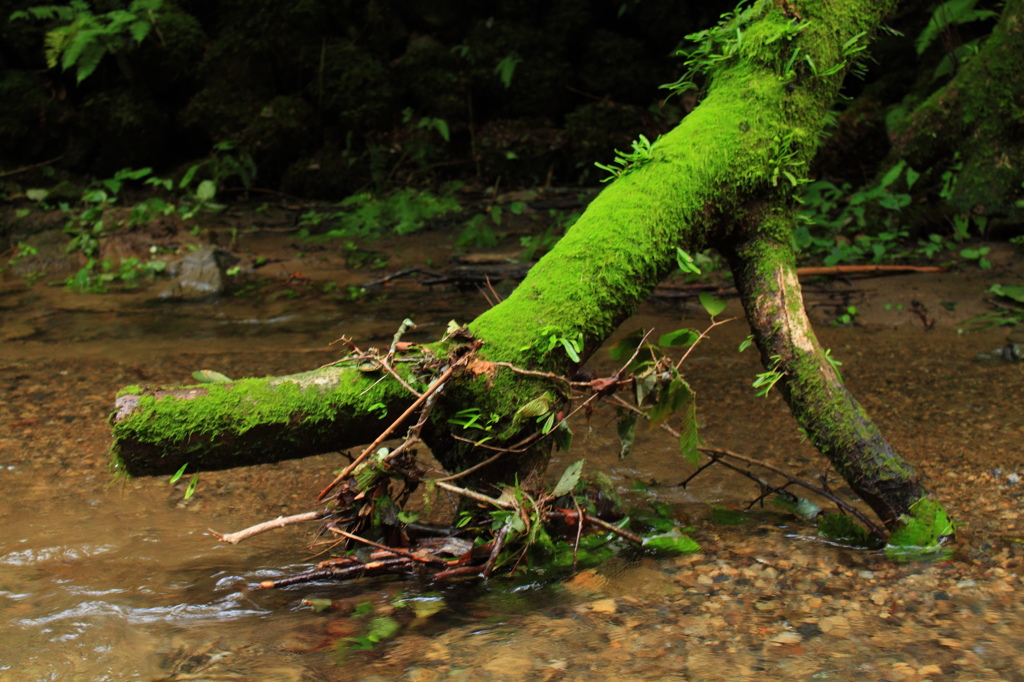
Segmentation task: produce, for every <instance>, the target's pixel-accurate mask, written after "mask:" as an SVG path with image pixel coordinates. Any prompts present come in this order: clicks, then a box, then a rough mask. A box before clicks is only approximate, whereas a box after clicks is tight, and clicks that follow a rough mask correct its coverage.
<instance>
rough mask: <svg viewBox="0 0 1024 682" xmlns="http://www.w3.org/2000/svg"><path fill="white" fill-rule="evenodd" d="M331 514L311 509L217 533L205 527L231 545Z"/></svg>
mask: <svg viewBox="0 0 1024 682" xmlns="http://www.w3.org/2000/svg"><path fill="white" fill-rule="evenodd" d="M330 515H331V512H329V511H311V512H304V513H302V514H293V515H292V516H278V517H277V518H276V519H271V520H270V521H264V522H263V523H257V524H256V525H255V526H249V527H248V528H243V529H242V530H240V531H236V532H234V533H227V534H223V533H218V532H217V531H215V530H213V529H207V530H209V531H210V533H212V534H213V536H214V537H215V538H217V539H218V540H220V541H221V542H228V543H231V544H232V545H237V544H238V543H239V542H241V541H242V540H246V539H248V538H251V537H252V536H254V535H259V534H260V533H266V532H267V531H268V530H275V529H277V528H284V527H285V526H294V525H295V524H297V523H305V522H306V521H320V520H321V519H325V518H327V517H328V516H330Z"/></svg>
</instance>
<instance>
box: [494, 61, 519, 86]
mask: <svg viewBox="0 0 1024 682" xmlns="http://www.w3.org/2000/svg"><path fill="white" fill-rule="evenodd" d="M522 61H523V60H522V59H521V58H520V57H519V55H517V54H515V53H512V54H510V55H506V56H505V57H503V58H502V59H501V61H499V62H498V65H497V66H495V67H494V73H495V75H497V76H498V78H499V79H500V80H501V84H502V85H504V86H505V89H506V90H508V89H509V88H511V87H512V75H513V74H515V72H516V66H517V65H518V64H519V63H521V62H522Z"/></svg>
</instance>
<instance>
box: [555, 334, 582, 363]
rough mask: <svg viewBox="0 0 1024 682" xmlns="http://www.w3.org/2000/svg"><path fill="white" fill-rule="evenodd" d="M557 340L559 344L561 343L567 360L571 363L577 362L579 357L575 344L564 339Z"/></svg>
mask: <svg viewBox="0 0 1024 682" xmlns="http://www.w3.org/2000/svg"><path fill="white" fill-rule="evenodd" d="M558 340H559V342H561V344H562V348H564V349H565V354H566V355H568V356H569V359H570V360H572V361H573V362H579V361H580V355H579V353H578V352H576V347H575V346H576V344H574V343H573V342H572V341H570V340H569V339H566V338H564V337H563V338H560V339H558Z"/></svg>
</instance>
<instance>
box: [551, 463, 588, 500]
mask: <svg viewBox="0 0 1024 682" xmlns="http://www.w3.org/2000/svg"><path fill="white" fill-rule="evenodd" d="M585 461H586V460H582V459H581V460H579V461H578V462H573V463H572V464H570V465H569V466H567V467H566V468H565V471H564V472H562V477H561V478H560V479H558V483H557V484H556V485H555V489H554V490H552V491H551V495H552V497H561V496H562V495H568V494H569V493H571V492H572V491H573V489H575V488H576V484H577V483H579V481H580V474H581V473H583V463H584V462H585Z"/></svg>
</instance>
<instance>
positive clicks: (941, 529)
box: [886, 497, 956, 555]
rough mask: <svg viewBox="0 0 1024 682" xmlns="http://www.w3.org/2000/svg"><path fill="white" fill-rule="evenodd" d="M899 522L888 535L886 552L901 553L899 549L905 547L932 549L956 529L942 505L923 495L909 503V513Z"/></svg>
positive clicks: (922, 549)
mask: <svg viewBox="0 0 1024 682" xmlns="http://www.w3.org/2000/svg"><path fill="white" fill-rule="evenodd" d="M900 523H901V524H902V525H900V527H899V528H897V529H896V530H894V531H893V532H892V534H891V535H890V536H889V546H888V547H886V553H887V554H888V553H892V554H895V555H903V554H904V552H902V551H901V550H906V549H910V550H912V551H913V550H917V551H929V550H932V549H934V548H937V547H938V545H939V543H940V542H941V541H942V539H943V538H945V537H946V536H949V535H952V534H953V533H954V532H955V530H956V527H955V525H954V524H953V522H952V521H950V520H949V517H948V516H947V515H946V510H945V509H943V507H942V505H941V504H939V503H938V502H935V501H933V500H930V499H928V498H925V497H923V498H921V499H920V500H918V501H917V502H915V503H914V504H912V505H910V514H909V515H907V514H904V515H902V516H901V517H900ZM890 548H891V549H892V551H891V552H890Z"/></svg>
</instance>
